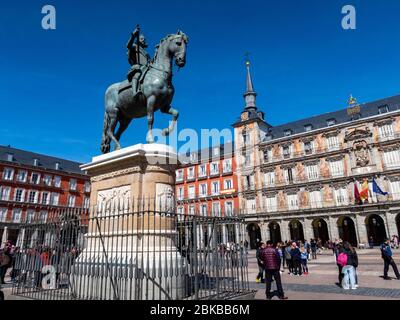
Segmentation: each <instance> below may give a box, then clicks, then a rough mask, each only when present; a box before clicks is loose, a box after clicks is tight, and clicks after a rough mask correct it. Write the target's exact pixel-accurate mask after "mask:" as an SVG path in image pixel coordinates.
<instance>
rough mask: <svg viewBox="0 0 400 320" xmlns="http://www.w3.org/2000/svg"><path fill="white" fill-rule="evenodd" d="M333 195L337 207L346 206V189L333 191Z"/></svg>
mask: <svg viewBox="0 0 400 320" xmlns="http://www.w3.org/2000/svg"><path fill="white" fill-rule="evenodd" d="M334 194H335V200H336V205H338V206H346V205H348V192H347V188H344V187H343V188H340V189H335V191H334Z"/></svg>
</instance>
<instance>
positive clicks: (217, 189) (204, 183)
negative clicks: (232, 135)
mask: <svg viewBox="0 0 400 320" xmlns="http://www.w3.org/2000/svg"><path fill="white" fill-rule="evenodd" d="M188 158H189V159H188V161H183V163H182V164H181V165H180V167H179V168H178V170H177V171H176V199H177V212H178V213H180V214H189V215H201V216H213V217H225V216H228V217H229V216H233V215H237V214H238V210H239V200H238V192H237V191H238V185H237V175H236V162H235V157H234V152H233V144H229V143H228V144H224V145H221V146H216V147H213V148H209V149H204V150H201V151H199V152H194V153H191V154H190V155H188Z"/></svg>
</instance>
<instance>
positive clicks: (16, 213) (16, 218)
mask: <svg viewBox="0 0 400 320" xmlns="http://www.w3.org/2000/svg"><path fill="white" fill-rule="evenodd" d="M21 214H22V209H20V208H17V209H14V210H13V213H12V222H14V223H20V222H21Z"/></svg>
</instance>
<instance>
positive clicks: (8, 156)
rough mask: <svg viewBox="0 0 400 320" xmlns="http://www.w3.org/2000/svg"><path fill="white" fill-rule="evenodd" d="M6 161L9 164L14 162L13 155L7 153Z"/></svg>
mask: <svg viewBox="0 0 400 320" xmlns="http://www.w3.org/2000/svg"><path fill="white" fill-rule="evenodd" d="M7 161H9V162H13V161H14V155H13V154H12V153H7Z"/></svg>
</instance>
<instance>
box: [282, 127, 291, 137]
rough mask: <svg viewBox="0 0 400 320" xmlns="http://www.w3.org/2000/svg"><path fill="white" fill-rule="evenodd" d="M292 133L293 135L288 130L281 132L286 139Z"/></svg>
mask: <svg viewBox="0 0 400 320" xmlns="http://www.w3.org/2000/svg"><path fill="white" fill-rule="evenodd" d="M292 133H293V132H292V130H290V129H288V130H285V131H284V132H283V135H284V136H285V137H288V136H291V135H292Z"/></svg>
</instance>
